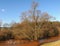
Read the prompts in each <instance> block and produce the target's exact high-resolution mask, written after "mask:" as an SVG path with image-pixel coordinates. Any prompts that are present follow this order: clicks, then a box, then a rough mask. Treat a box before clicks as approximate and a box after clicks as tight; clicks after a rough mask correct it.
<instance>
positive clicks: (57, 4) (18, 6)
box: [0, 0, 60, 23]
mask: <svg viewBox="0 0 60 46" xmlns="http://www.w3.org/2000/svg"><path fill="white" fill-rule="evenodd" d="M35 1H36V2H38V4H39V7H38V9H39V10H41V11H42V12H48V14H49V15H51V16H54V17H55V18H56V20H57V21H60V0H35ZM31 3H32V0H0V20H2V22H3V23H11V22H13V21H16V22H20V21H21V20H20V17H19V16H21V13H22V12H24V11H28V10H29V9H30V8H31Z"/></svg>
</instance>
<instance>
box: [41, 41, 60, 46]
mask: <svg viewBox="0 0 60 46" xmlns="http://www.w3.org/2000/svg"><path fill="white" fill-rule="evenodd" d="M41 46H60V40H58V41H55V42H50V43H45V44H43V45H41Z"/></svg>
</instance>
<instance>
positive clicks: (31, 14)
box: [0, 2, 59, 40]
mask: <svg viewBox="0 0 60 46" xmlns="http://www.w3.org/2000/svg"><path fill="white" fill-rule="evenodd" d="M37 7H38V3H36V2H33V3H32V8H31V10H28V11H27V12H23V13H22V16H21V20H22V21H21V23H13V24H11V26H10V27H8V26H7V24H5V25H4V26H5V27H2V30H0V31H1V32H0V40H1V39H4V40H5V39H25V40H26V39H28V40H39V39H44V38H49V37H53V36H57V35H58V34H59V31H58V29H57V28H56V26H55V25H54V24H53V22H51V20H52V19H54V17H52V16H50V15H49V14H48V13H47V12H41V11H40V10H37ZM6 26H7V27H6ZM0 28H1V27H0Z"/></svg>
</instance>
